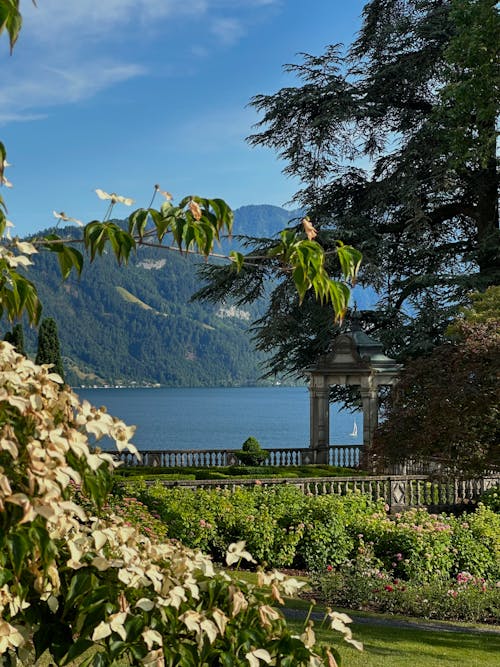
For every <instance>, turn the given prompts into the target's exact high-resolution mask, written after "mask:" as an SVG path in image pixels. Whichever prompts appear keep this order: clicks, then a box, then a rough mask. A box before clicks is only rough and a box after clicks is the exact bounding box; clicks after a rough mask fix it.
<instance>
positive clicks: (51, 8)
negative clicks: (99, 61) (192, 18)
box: [24, 0, 207, 44]
mask: <svg viewBox="0 0 500 667" xmlns="http://www.w3.org/2000/svg"><path fill="white" fill-rule="evenodd" d="M206 11H207V1H206V0H183V1H179V0H44V1H43V3H39V4H38V7H37V8H34V7H32V6H31V5H29V4H27V5H26V10H25V12H24V18H25V22H24V28H25V30H26V31H27V32H28V33H29V37H30V39H32V38H33V39H36V40H39V41H42V42H53V40H55V42H56V44H57V43H59V44H60V43H61V42H63V41H65V40H66V39H69V38H71V36H73V35H75V36H80V37H81V36H82V35H84V36H86V37H89V36H95V37H103V36H104V35H105V34H107V33H112V32H115V31H120V30H121V29H123V28H124V26H127V25H129V26H131V27H133V28H134V29H137V27H138V26H145V25H147V24H151V23H153V24H154V23H155V22H157V21H164V20H165V19H168V18H171V17H174V16H180V15H181V16H182V15H200V14H204V13H205V12H206Z"/></svg>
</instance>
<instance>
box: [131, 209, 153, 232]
mask: <svg viewBox="0 0 500 667" xmlns="http://www.w3.org/2000/svg"><path fill="white" fill-rule="evenodd" d="M148 218H149V211H148V210H146V209H144V208H140V209H138V210H137V211H134V212H133V213H132V214H131V215H130V216H129V219H128V231H129V234H135V233H137V234H138V235H139V238H140V239H142V237H143V236H144V231H145V229H146V225H147V224H148Z"/></svg>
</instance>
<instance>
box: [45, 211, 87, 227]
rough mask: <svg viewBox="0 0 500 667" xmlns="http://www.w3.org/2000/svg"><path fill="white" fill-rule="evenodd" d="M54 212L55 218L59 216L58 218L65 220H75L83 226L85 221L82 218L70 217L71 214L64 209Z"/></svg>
mask: <svg viewBox="0 0 500 667" xmlns="http://www.w3.org/2000/svg"><path fill="white" fill-rule="evenodd" d="M52 214H53V216H54V218H57V219H58V220H64V222H75V223H76V224H77V225H78V226H79V227H83V222H82V221H81V220H77V219H76V218H70V216H69V215H66V213H65V212H64V211H61V212H60V213H58V212H57V211H52Z"/></svg>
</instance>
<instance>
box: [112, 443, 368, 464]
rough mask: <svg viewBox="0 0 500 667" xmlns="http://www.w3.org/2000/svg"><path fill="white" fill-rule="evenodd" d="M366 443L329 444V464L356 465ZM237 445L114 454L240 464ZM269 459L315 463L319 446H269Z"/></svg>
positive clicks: (129, 459) (132, 460)
mask: <svg viewBox="0 0 500 667" xmlns="http://www.w3.org/2000/svg"><path fill="white" fill-rule="evenodd" d="M362 447H363V446H362V445H330V446H329V448H328V462H329V465H334V466H339V467H341V468H356V467H357V466H358V465H359V460H360V455H361V450H362ZM236 451H239V450H234V449H169V450H153V449H149V450H142V451H141V460H140V461H138V460H137V458H136V457H135V456H134V455H133V454H131V453H130V452H126V451H123V452H120V453H116V454H114V456H115V458H116V459H117V460H119V461H122V462H123V464H124V465H125V466H126V467H128V466H136V465H142V466H148V467H158V468H190V467H195V468H217V467H222V466H232V465H238V459H237V457H236ZM265 451H266V452H267V453H268V457H267V459H266V460H265V461H264V462H262V463H261V465H266V466H282V467H284V466H298V465H307V464H311V463H315V462H316V461H315V455H316V452H315V450H313V449H311V448H310V447H295V448H294V447H288V448H285V447H284V448H276V449H266V450H265Z"/></svg>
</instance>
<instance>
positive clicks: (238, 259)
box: [229, 250, 245, 273]
mask: <svg viewBox="0 0 500 667" xmlns="http://www.w3.org/2000/svg"><path fill="white" fill-rule="evenodd" d="M229 257H230V259H231V260H232V262H233V266H234V267H235V268H236V271H237V272H238V273H239V272H240V271H241V269H242V268H243V264H244V263H245V256H244V255H242V254H241V252H236V250H231V252H230V253H229Z"/></svg>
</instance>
